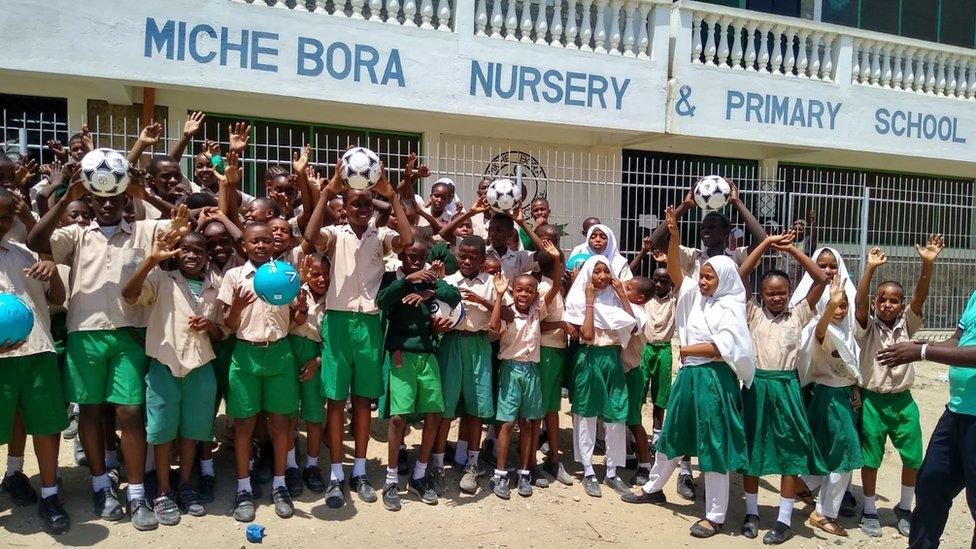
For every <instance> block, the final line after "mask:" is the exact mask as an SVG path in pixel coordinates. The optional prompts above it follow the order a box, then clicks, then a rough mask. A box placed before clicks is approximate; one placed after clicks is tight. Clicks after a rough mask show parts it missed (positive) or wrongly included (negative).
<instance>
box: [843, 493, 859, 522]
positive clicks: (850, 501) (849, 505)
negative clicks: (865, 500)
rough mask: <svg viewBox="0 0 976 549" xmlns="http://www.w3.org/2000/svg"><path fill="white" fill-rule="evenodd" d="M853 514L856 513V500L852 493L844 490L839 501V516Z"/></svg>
mask: <svg viewBox="0 0 976 549" xmlns="http://www.w3.org/2000/svg"><path fill="white" fill-rule="evenodd" d="M855 515H857V500H856V499H855V498H854V494H852V493H850V492H846V491H845V492H844V499H842V500H841V501H840V516H842V517H853V516H855Z"/></svg>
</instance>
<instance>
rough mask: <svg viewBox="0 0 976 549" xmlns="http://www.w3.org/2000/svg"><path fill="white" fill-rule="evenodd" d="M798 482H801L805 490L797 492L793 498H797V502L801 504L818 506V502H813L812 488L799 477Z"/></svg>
mask: <svg viewBox="0 0 976 549" xmlns="http://www.w3.org/2000/svg"><path fill="white" fill-rule="evenodd" d="M797 481H798V482H799V484H800V486H802V487H803V488H802V489H800V490H797V491H796V495H795V496H793V497H795V498H796V500H797V501H799V502H800V503H803V504H804V505H809V506H811V507H812V506H813V505H815V504H816V502H814V500H813V492H811V491H810V488H808V487H807V485H806V483H805V482H803V481H802V480H799V477H797Z"/></svg>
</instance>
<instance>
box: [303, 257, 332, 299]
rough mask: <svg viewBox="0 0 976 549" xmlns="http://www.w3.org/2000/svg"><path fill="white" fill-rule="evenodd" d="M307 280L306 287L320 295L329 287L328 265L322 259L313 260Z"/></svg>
mask: <svg viewBox="0 0 976 549" xmlns="http://www.w3.org/2000/svg"><path fill="white" fill-rule="evenodd" d="M310 275H311V277H310V278H309V280H308V287H309V288H310V289H311V290H312V293H314V294H316V295H322V294H324V293H325V292H326V291H327V290H328V289H329V265H328V263H325V262H324V261H313V262H312V269H311V273H310Z"/></svg>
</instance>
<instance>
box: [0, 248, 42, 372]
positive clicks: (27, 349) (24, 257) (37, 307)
mask: <svg viewBox="0 0 976 549" xmlns="http://www.w3.org/2000/svg"><path fill="white" fill-rule="evenodd" d="M35 263H37V255H36V254H34V252H32V251H30V250H28V249H27V248H26V247H25V246H24V245H22V244H16V243H13V242H9V241H4V242H0V292H2V293H5V294H14V295H16V296H17V297H19V298H20V299H21V300H23V302H24V303H25V304H26V305H27V307H28V308H29V309H30V310H31V312H33V313H34V327H33V328H31V332H30V335H28V336H27V342H26V343H24V344H23V345H22V346H21V347H20V348H19V349H17V350H16V351H10V352H7V353H3V354H0V359H3V358H13V357H18V356H28V355H34V354H37V353H53V352H54V341H53V339H52V338H51V316H50V315H49V314H48V307H47V305H48V301H47V290H48V283H46V282H41V281H40V280H36V279H33V278H27V276H26V275H24V269H27V268H29V267H30V266H31V265H33V264H35ZM0 343H2V342H0Z"/></svg>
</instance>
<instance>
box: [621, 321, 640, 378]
mask: <svg viewBox="0 0 976 549" xmlns="http://www.w3.org/2000/svg"><path fill="white" fill-rule="evenodd" d="M645 345H647V336H646V335H645V332H644V331H640V332H637V333H635V334H634V335H632V336H630V341H628V342H627V346H626V347H624V348H623V350H622V351H621V352H620V364H621V365H622V366H623V367H624V373H627V372H629V371H631V370H633V369H634V368H636V367H638V366H640V363H641V358H642V357H643V355H644V346H645Z"/></svg>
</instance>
